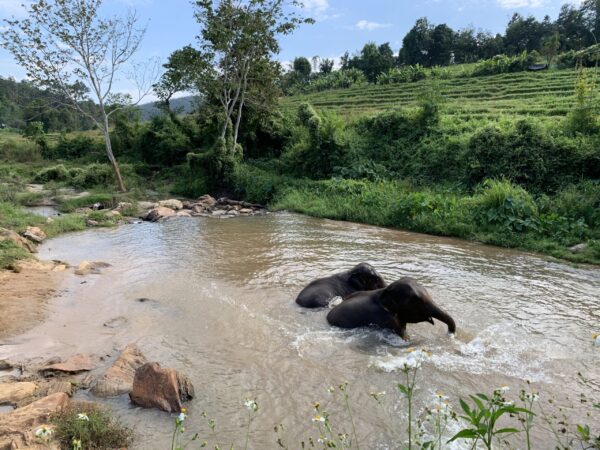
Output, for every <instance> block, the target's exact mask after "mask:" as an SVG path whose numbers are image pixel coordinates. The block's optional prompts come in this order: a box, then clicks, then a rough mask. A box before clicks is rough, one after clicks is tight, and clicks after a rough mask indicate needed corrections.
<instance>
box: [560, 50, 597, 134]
mask: <svg viewBox="0 0 600 450" xmlns="http://www.w3.org/2000/svg"><path fill="white" fill-rule="evenodd" d="M598 51H599V52H600V46H599V47H598ZM595 75H596V74H594V75H591V74H589V73H586V72H584V71H583V70H582V69H581V68H580V69H579V73H578V77H577V83H576V84H575V108H573V110H572V111H571V112H570V113H569V115H568V116H567V120H566V124H567V129H568V130H569V131H570V132H571V133H581V134H596V133H598V131H600V124H599V123H598V114H599V112H600V108H599V107H598V95H597V93H596V82H597V80H596V78H595Z"/></svg>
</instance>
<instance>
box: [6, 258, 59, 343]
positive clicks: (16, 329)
mask: <svg viewBox="0 0 600 450" xmlns="http://www.w3.org/2000/svg"><path fill="white" fill-rule="evenodd" d="M20 267H21V269H22V270H21V272H20V273H14V272H10V271H0V341H2V340H5V339H7V338H9V337H12V336H15V335H18V334H21V333H24V332H25V331H27V330H29V329H31V328H32V327H33V326H34V325H36V324H37V323H39V322H41V321H42V320H43V319H44V317H45V313H46V305H47V302H48V300H49V299H51V298H52V297H53V296H54V295H55V294H56V291H57V287H58V285H59V283H60V280H61V279H62V277H63V276H64V269H65V267H64V266H62V265H59V264H56V263H54V262H46V261H38V260H29V261H24V262H21V263H20Z"/></svg>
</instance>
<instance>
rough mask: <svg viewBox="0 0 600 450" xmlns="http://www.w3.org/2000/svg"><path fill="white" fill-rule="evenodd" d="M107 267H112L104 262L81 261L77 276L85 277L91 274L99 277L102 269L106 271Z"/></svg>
mask: <svg viewBox="0 0 600 450" xmlns="http://www.w3.org/2000/svg"><path fill="white" fill-rule="evenodd" d="M107 267H110V264H108V263H105V262H102V261H94V262H90V261H81V262H80V263H79V265H78V266H77V268H76V269H75V275H81V276H85V275H89V274H91V273H93V274H96V275H97V274H99V273H101V269H106V268H107Z"/></svg>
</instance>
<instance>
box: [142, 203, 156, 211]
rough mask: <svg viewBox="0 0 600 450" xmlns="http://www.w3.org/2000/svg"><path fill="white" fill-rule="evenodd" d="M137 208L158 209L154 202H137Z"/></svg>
mask: <svg viewBox="0 0 600 450" xmlns="http://www.w3.org/2000/svg"><path fill="white" fill-rule="evenodd" d="M138 208H139V209H145V210H148V209H154V208H158V203H154V202H138Z"/></svg>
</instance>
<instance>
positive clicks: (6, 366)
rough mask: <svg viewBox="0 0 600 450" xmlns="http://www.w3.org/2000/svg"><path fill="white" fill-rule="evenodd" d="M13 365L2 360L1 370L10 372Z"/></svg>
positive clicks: (0, 363)
mask: <svg viewBox="0 0 600 450" xmlns="http://www.w3.org/2000/svg"><path fill="white" fill-rule="evenodd" d="M10 369H12V365H11V364H10V363H9V362H8V361H4V360H0V370H10Z"/></svg>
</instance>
